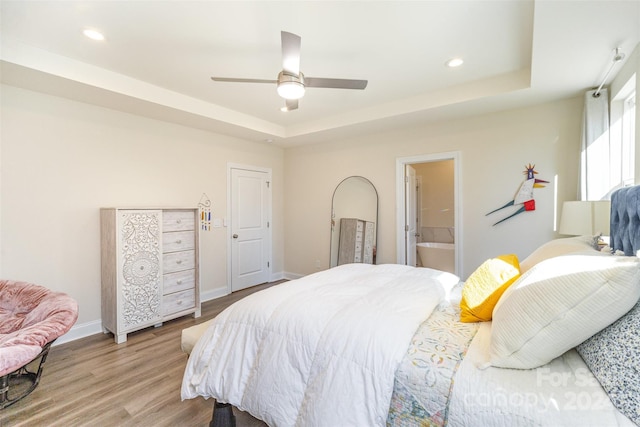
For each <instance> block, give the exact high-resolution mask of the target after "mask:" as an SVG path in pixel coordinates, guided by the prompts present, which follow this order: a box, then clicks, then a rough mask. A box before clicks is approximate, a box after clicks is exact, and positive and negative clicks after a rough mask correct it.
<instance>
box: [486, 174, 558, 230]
mask: <svg viewBox="0 0 640 427" xmlns="http://www.w3.org/2000/svg"><path fill="white" fill-rule="evenodd" d="M535 167H536V165H532V164H531V163H529V164H528V165H526V166H525V168H526V169H525V170H524V172H523V174H524V175H527V179H526V180H525V181H524V182H523V183H522V184H521V185H520V189H519V190H518V192H517V193H516V196H515V198H514V199H513V200H511V201H509V202H508V203H506V204H505V205H504V206H501V207H499V208H498V209H494V210H492V211H491V212H489V213H488V214H486V215H485V216H489V215H491V214H492V213H494V212H498V211H499V210H501V209H504V208H507V207H509V206H515V205H522V207H520V209H518V210H517V211H515V212H514V213H512V214H511V215H509V216H508V217H506V218H503V219H501V220H500V221H498V222H496V223H495V224H493V225H498V224H500V223H501V222H504V221H506V220H508V219H509V218H513V217H514V216H516V215H518V214H520V213H522V212H526V211H534V210H536V201H535V200H534V199H533V189H534V188H543V187H544V185H542V184H548V183H549V181H545V180H543V179H537V178H536V177H535V175H537V174H538V172H536V170H535Z"/></svg>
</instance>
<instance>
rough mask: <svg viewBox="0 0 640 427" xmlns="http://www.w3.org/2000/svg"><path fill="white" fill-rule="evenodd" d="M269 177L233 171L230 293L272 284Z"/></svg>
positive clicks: (257, 173)
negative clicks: (268, 283)
mask: <svg viewBox="0 0 640 427" xmlns="http://www.w3.org/2000/svg"><path fill="white" fill-rule="evenodd" d="M270 194H271V193H270V174H269V173H267V172H263V171H256V170H246V169H231V290H232V291H237V290H240V289H244V288H248V287H250V286H254V285H258V284H260V283H265V282H268V281H269V277H270V270H271V268H270V253H271V250H270V249H271V241H270V233H269V227H270V223H269V221H270V219H269V217H270V202H271V197H270Z"/></svg>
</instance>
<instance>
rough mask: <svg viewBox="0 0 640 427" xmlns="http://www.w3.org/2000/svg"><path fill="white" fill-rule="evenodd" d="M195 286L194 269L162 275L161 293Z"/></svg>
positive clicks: (169, 292) (170, 292) (165, 293)
mask: <svg viewBox="0 0 640 427" xmlns="http://www.w3.org/2000/svg"><path fill="white" fill-rule="evenodd" d="M195 286H196V271H195V270H184V271H177V272H175V273H169V274H165V275H164V276H163V277H162V293H163V294H164V295H167V294H172V293H174V292H178V291H184V290H185V289H194V288H195Z"/></svg>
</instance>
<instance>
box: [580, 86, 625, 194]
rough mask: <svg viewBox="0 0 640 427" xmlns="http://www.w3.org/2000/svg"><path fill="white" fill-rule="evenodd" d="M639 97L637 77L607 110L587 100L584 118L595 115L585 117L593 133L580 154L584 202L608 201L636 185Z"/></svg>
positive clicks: (621, 89)
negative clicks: (621, 191) (619, 192)
mask: <svg viewBox="0 0 640 427" xmlns="http://www.w3.org/2000/svg"><path fill="white" fill-rule="evenodd" d="M636 93H637V91H636V75H635V74H634V75H632V76H631V77H630V78H629V79H628V80H627V82H626V83H625V84H624V85H622V87H621V88H620V90H618V91H617V93H615V94H613V97H612V98H611V101H610V103H609V106H608V108H607V103H606V102H604V103H600V104H598V101H597V100H591V99H590V98H589V97H587V104H585V114H586V113H596V114H591V115H586V116H585V120H586V122H585V129H586V131H590V132H591V133H590V134H587V136H588V138H587V139H586V140H585V141H583V144H585V143H586V144H585V145H583V149H582V150H583V151H582V154H581V156H582V159H581V168H582V172H581V173H582V178H581V180H582V200H604V199H609V198H610V196H611V193H612V192H613V191H615V190H617V189H618V188H621V187H626V186H630V185H634V184H635V150H636V148H635V147H636ZM604 94H606V92H605V91H604V90H603V95H604ZM600 102H602V100H600ZM589 103H592V104H589ZM594 105H595V106H596V107H594ZM606 110H609V111H608V114H607V111H606ZM607 116H608V117H607ZM583 138H584V137H583Z"/></svg>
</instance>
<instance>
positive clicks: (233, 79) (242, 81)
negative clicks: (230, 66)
mask: <svg viewBox="0 0 640 427" xmlns="http://www.w3.org/2000/svg"><path fill="white" fill-rule="evenodd" d="M211 80H213V81H215V82H236V83H278V81H277V80H264V79H236V78H234V77H211Z"/></svg>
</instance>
